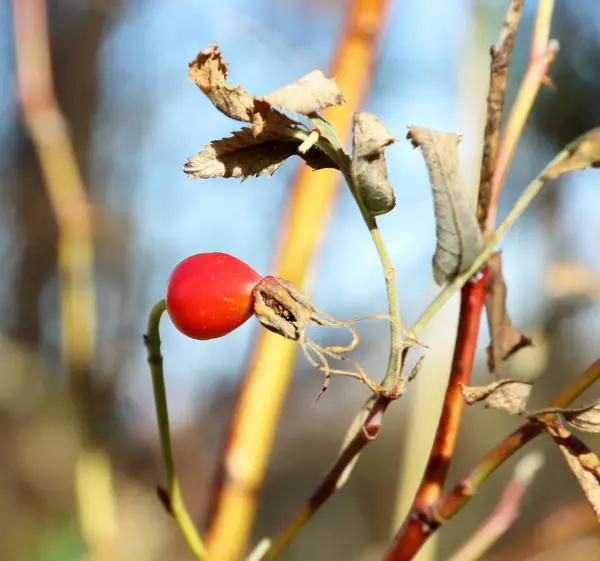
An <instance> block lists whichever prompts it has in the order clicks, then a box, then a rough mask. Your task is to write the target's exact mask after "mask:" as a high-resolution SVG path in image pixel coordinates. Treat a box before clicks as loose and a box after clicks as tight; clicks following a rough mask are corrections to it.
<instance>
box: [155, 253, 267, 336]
mask: <svg viewBox="0 0 600 561" xmlns="http://www.w3.org/2000/svg"><path fill="white" fill-rule="evenodd" d="M261 279H262V277H261V276H260V275H259V274H258V273H257V272H256V271H254V270H253V269H252V268H251V267H249V266H248V265H246V263H244V262H243V261H240V260H239V259H237V258H235V257H233V256H231V255H228V254H226V253H199V254H197V255H192V256H191V257H188V258H187V259H184V260H183V261H182V262H181V263H179V265H177V266H176V267H175V269H173V272H172V273H171V277H170V278H169V281H168V283H167V295H166V297H165V301H166V305H167V312H168V314H169V317H170V318H171V321H172V322H173V324H174V325H175V327H176V328H177V329H178V330H179V331H181V333H183V334H184V335H187V336H188V337H191V338H192V339H202V340H206V339H216V338H217V337H223V335H227V334H228V333H230V332H231V331H233V330H234V329H237V328H238V327H239V326H240V325H242V324H243V323H244V322H246V321H247V320H248V319H249V318H250V316H252V315H253V313H254V309H253V307H254V296H253V293H252V289H253V288H254V287H255V286H256V284H257V283H258V282H259V281H260V280H261Z"/></svg>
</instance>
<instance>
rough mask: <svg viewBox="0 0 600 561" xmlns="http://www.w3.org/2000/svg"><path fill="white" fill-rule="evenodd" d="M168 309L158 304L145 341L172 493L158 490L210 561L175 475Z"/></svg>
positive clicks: (201, 556) (194, 547) (200, 555)
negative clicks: (166, 352)
mask: <svg viewBox="0 0 600 561" xmlns="http://www.w3.org/2000/svg"><path fill="white" fill-rule="evenodd" d="M165 309H166V306H165V301H164V300H161V301H160V302H157V303H156V304H155V306H154V307H153V308H152V311H151V312H150V316H149V318H148V332H147V334H146V336H145V337H144V344H145V345H146V348H147V350H148V364H149V365H150V373H151V374H152V389H153V390H154V404H155V406H156V418H157V421H158V431H159V434H160V448H161V451H162V456H163V464H164V468H165V475H166V478H167V485H168V491H167V492H165V491H164V490H163V489H161V488H159V489H158V494H159V498H160V499H161V501H162V503H163V506H165V509H166V510H167V512H168V513H169V514H170V515H171V516H172V517H173V518H174V519H175V522H176V523H177V525H178V526H179V528H180V530H181V533H182V534H183V537H184V538H185V541H186V543H187V545H188V547H189V548H190V550H191V551H192V553H193V554H194V556H195V558H196V559H197V560H198V561H206V560H207V559H208V555H207V553H206V549H205V547H204V544H203V543H202V540H201V538H200V536H199V535H198V532H197V531H196V528H195V526H194V523H193V522H192V520H191V518H190V515H189V514H188V512H187V509H186V507H185V504H184V502H183V497H182V495H181V488H180V486H179V480H178V479H177V474H176V473H175V465H174V462H173V451H172V449H171V434H170V430H169V409H168V405H167V392H166V388H165V379H164V373H163V357H162V354H161V350H160V331H159V326H160V318H161V317H162V315H163V313H164V311H165Z"/></svg>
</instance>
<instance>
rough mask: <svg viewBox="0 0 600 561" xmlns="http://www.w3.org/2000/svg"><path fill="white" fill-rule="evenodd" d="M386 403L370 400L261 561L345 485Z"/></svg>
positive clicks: (385, 400)
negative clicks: (309, 494)
mask: <svg viewBox="0 0 600 561" xmlns="http://www.w3.org/2000/svg"><path fill="white" fill-rule="evenodd" d="M389 404H390V399H389V398H387V397H384V396H379V397H377V398H373V400H372V403H371V404H370V405H369V407H368V412H367V415H366V418H365V419H364V421H363V422H362V423H360V424H359V426H358V427H356V429H355V431H353V435H352V434H351V435H350V436H351V438H349V441H348V443H347V444H346V445H345V446H344V447H343V449H342V451H341V453H340V455H339V456H338V458H337V459H336V461H335V463H334V464H333V466H331V468H330V470H329V472H328V473H327V475H326V476H325V477H324V478H323V480H322V482H321V483H320V484H319V486H318V487H317V488H316V489H315V491H314V492H313V493H312V495H311V496H310V497H309V499H308V500H307V501H306V502H305V503H304V504H303V505H302V507H301V508H300V509H299V510H298V512H296V514H295V515H294V517H293V518H292V520H291V521H290V522H289V523H288V524H287V525H286V526H285V528H284V529H283V530H282V531H281V533H280V534H279V535H278V536H277V537H276V538H274V539H273V540H272V541H271V544H270V547H269V548H268V550H267V551H266V552H265V554H264V555H263V557H261V561H272V560H273V559H276V558H277V556H278V555H279V554H280V553H281V552H282V551H283V550H284V548H285V547H286V546H287V544H288V543H289V542H290V540H291V539H292V538H293V537H294V536H295V535H296V534H297V533H298V531H299V530H300V529H301V528H302V527H303V526H304V524H306V522H308V520H309V519H310V518H311V517H312V516H313V515H314V514H315V512H317V510H319V508H321V506H322V505H323V504H324V503H325V501H326V500H327V499H329V497H331V496H332V495H333V494H334V493H335V492H336V491H338V490H339V489H341V487H342V486H343V485H344V483H345V482H346V480H347V478H348V475H349V470H351V469H352V467H353V465H354V462H355V461H356V460H357V459H358V456H359V454H360V453H361V452H362V450H363V449H364V447H365V446H366V445H367V444H369V442H371V441H373V440H374V439H375V438H376V437H377V435H378V434H379V431H380V430H381V426H382V420H383V414H384V412H385V410H386V409H387V407H388V405H389Z"/></svg>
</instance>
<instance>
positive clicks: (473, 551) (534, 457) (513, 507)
mask: <svg viewBox="0 0 600 561" xmlns="http://www.w3.org/2000/svg"><path fill="white" fill-rule="evenodd" d="M543 465H544V456H543V455H542V453H541V452H531V453H530V454H528V455H527V456H525V457H524V458H523V459H522V460H521V461H520V462H519V463H518V464H517V466H516V467H515V471H514V475H513V478H512V479H511V480H510V481H509V482H508V484H507V485H506V487H505V488H504V491H503V492H502V496H501V497H500V500H499V501H498V504H497V505H496V507H495V508H494V511H493V512H492V514H490V516H489V517H488V518H486V520H485V521H484V522H483V524H482V525H481V526H480V527H479V528H478V529H477V530H476V531H475V533H474V534H473V535H472V536H471V537H470V538H469V540H468V541H467V543H465V544H464V545H463V546H462V547H461V548H460V549H459V550H458V551H457V552H456V553H455V554H454V555H453V556H452V557H450V559H448V561H475V560H476V559H479V558H480V557H482V556H483V555H484V554H485V553H486V552H487V551H488V550H489V549H490V548H491V547H492V546H493V545H494V544H495V543H496V542H497V541H498V539H499V538H500V537H502V536H503V535H504V534H505V533H506V531H507V530H508V529H509V528H510V527H511V526H512V525H513V524H514V523H515V522H516V520H517V518H519V515H520V514H521V501H522V500H523V497H524V496H525V492H526V491H527V489H528V488H529V486H530V485H531V482H532V481H533V478H534V477H535V474H536V473H537V472H538V471H539V470H540V469H541V468H542V466H543Z"/></svg>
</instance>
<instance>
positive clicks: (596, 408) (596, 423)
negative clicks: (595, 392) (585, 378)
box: [560, 399, 600, 432]
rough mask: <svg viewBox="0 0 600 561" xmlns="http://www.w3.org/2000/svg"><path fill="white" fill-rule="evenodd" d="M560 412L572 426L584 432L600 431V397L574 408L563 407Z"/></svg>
mask: <svg viewBox="0 0 600 561" xmlns="http://www.w3.org/2000/svg"><path fill="white" fill-rule="evenodd" d="M560 414H561V415H562V416H563V418H564V419H565V421H567V423H569V424H570V425H571V426H572V427H574V428H576V429H579V430H581V431H584V432H600V399H599V400H596V401H594V402H593V403H589V404H588V405H584V406H582V407H576V408H573V409H562V410H561V411H560Z"/></svg>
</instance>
